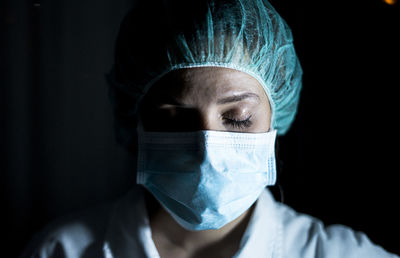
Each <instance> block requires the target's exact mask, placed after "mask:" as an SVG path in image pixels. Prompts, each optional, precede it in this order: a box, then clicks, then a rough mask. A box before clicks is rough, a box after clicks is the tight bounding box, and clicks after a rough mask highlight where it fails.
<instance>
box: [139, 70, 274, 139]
mask: <svg viewBox="0 0 400 258" xmlns="http://www.w3.org/2000/svg"><path fill="white" fill-rule="evenodd" d="M140 114H141V119H142V123H143V127H144V129H145V130H146V131H167V132H183V131H198V130H216V131H231V132H248V133H260V132H267V131H268V130H269V128H270V119H271V109H270V105H269V101H268V97H267V95H266V93H265V91H264V89H263V88H262V86H261V85H260V84H259V83H258V81H257V80H256V79H254V78H253V77H252V76H250V75H248V74H247V73H243V72H240V71H237V70H233V69H227V68H218V67H201V68H189V69H181V70H176V71H173V72H171V73H169V74H168V75H166V76H164V78H163V79H162V80H160V81H159V82H157V83H156V84H154V85H153V86H152V87H151V89H150V90H149V92H148V93H147V94H146V96H145V97H144V99H143V101H142V103H141V106H140Z"/></svg>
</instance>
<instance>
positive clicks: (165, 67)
mask: <svg viewBox="0 0 400 258" xmlns="http://www.w3.org/2000/svg"><path fill="white" fill-rule="evenodd" d="M139 2H140V3H139V4H138V5H137V6H136V7H135V8H133V10H132V11H131V12H130V13H129V14H128V15H127V16H126V17H125V18H124V20H123V21H122V24H121V27H120V31H119V35H118V38H117V42H116V49H115V64H114V68H113V70H112V71H111V73H110V74H109V75H108V81H109V82H110V84H111V86H112V87H111V91H110V93H111V98H112V101H113V103H114V107H115V113H116V115H117V119H120V120H121V121H122V120H124V119H129V117H131V116H135V115H136V113H137V110H138V105H139V102H140V100H141V99H142V97H143V96H144V95H145V94H146V92H147V91H148V90H149V88H150V87H151V86H152V85H153V84H154V83H155V82H157V81H158V80H159V79H160V78H161V77H163V76H164V75H166V74H167V73H168V72H170V71H174V70H178V69H182V68H192V67H210V66H211V67H223V68H231V69H236V70H239V71H242V72H245V73H247V74H250V75H251V76H253V77H254V78H256V79H257V80H258V82H259V83H260V85H262V87H263V88H264V90H265V92H266V94H267V96H268V98H269V101H270V105H271V110H272V126H273V127H274V128H275V129H277V130H278V134H281V135H282V134H285V133H286V131H287V130H288V129H289V127H290V125H291V123H292V121H293V119H294V116H295V114H296V110H297V106H298V102H299V95H300V88H301V77H302V69H301V66H300V64H299V60H298V58H297V56H296V53H295V49H294V46H293V37H292V33H291V31H290V29H289V27H288V25H287V24H286V23H285V21H284V20H283V19H282V18H281V17H280V16H279V14H278V13H277V12H276V11H275V9H274V8H273V7H272V6H271V5H270V3H269V2H267V1H266V0H196V1H188V0H156V1H154V0H153V1H139ZM127 124H129V123H126V122H125V123H121V125H120V126H124V125H125V126H126V125H127ZM122 137H123V136H122Z"/></svg>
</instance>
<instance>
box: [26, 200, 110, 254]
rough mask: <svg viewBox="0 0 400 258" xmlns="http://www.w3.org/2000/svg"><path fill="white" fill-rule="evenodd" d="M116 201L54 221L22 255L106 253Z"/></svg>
mask: <svg viewBox="0 0 400 258" xmlns="http://www.w3.org/2000/svg"><path fill="white" fill-rule="evenodd" d="M112 211H113V205H111V204H107V205H103V206H101V207H98V208H94V209H90V210H88V211H87V212H81V213H76V214H71V215H70V216H67V217H63V218H62V219H60V220H57V221H54V222H53V223H50V224H49V225H48V226H47V227H46V228H45V229H44V230H42V231H41V232H40V233H39V234H37V235H36V236H35V237H34V239H33V240H32V241H31V242H30V243H29V245H28V247H27V248H26V250H25V251H24V253H23V254H22V255H21V256H20V258H53V257H54V258H56V257H57V258H77V257H103V256H104V255H103V250H102V249H103V243H104V239H103V237H104V235H105V231H106V230H107V225H108V222H109V217H110V215H111V213H112Z"/></svg>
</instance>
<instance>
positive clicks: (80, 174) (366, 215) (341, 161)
mask: <svg viewBox="0 0 400 258" xmlns="http://www.w3.org/2000/svg"><path fill="white" fill-rule="evenodd" d="M271 2H272V4H273V5H274V6H275V7H276V9H277V10H278V12H280V13H281V15H282V16H283V17H284V18H285V19H286V20H287V22H288V23H289V25H290V26H291V27H292V29H293V33H294V38H295V43H296V49H297V52H298V55H299V57H300V60H301V63H302V66H303V69H304V88H303V92H302V98H301V103H300V107H299V113H298V117H297V119H296V121H295V123H294V125H293V127H292V129H291V130H290V132H289V133H288V134H287V135H286V136H284V137H282V138H280V139H279V148H280V153H279V159H280V165H281V171H280V175H279V182H280V184H281V185H282V187H283V192H284V201H285V203H287V204H289V205H290V206H292V207H294V208H295V209H296V210H298V211H301V212H306V213H308V214H311V215H313V216H316V217H318V218H320V219H322V220H323V221H324V222H325V223H326V224H332V223H342V224H346V225H349V226H351V227H352V228H354V229H355V230H360V231H364V232H366V233H367V234H368V235H369V237H370V238H371V239H372V240H373V241H374V242H376V243H377V244H380V245H382V246H384V247H385V248H386V249H388V250H390V251H392V252H395V253H400V246H399V245H398V237H396V236H395V233H397V232H399V230H400V223H399V221H398V220H399V218H400V216H399V209H398V206H399V194H400V190H399V187H398V181H397V179H398V176H397V174H398V173H399V172H400V170H399V168H398V157H397V156H398V153H399V151H398V146H397V144H399V141H398V139H399V137H398V129H399V126H398V122H397V120H398V117H399V115H398V114H397V113H398V111H399V108H398V103H399V101H398V95H399V94H398V89H397V88H398V85H399V79H398V74H399V72H400V71H399V65H398V63H397V64H396V62H398V59H397V57H396V55H397V54H398V52H399V51H398V50H399V39H398V36H397V35H398V33H399V28H398V26H397V23H398V22H399V17H400V16H399V5H394V6H389V5H387V4H384V3H383V2H382V1H380V0H369V1H344V0H343V1H315V2H313V1H288V0H273V1H271ZM350 2H351V3H350ZM133 4H134V1H132V0H130V1H129V0H117V1H99V0H96V1H95V0H81V1H66V0H57V1H39V0H36V1H32V0H30V1H29V0H28V1H21V0H17V1H15V0H5V1H2V4H1V5H2V6H1V13H0V15H1V16H0V18H1V19H0V26H1V34H0V39H1V41H0V44H1V46H0V74H1V81H0V84H1V85H0V172H1V174H0V180H1V181H0V182H1V198H2V199H1V201H2V204H3V209H2V212H1V214H2V227H1V228H2V233H3V236H6V241H2V242H1V243H2V245H4V247H3V248H2V250H3V254H4V253H7V254H9V255H6V256H4V257H14V256H16V254H17V253H19V252H20V250H21V249H22V248H23V246H24V245H26V243H27V241H28V240H29V239H30V238H31V237H32V235H33V233H34V232H36V231H38V230H39V229H40V228H42V227H43V226H44V225H45V224H47V223H48V222H49V221H50V220H53V219H55V218H57V217H59V216H61V215H63V214H65V213H69V212H72V211H74V210H78V209H83V208H86V207H89V206H92V205H95V204H97V203H100V202H103V201H106V200H111V199H114V198H116V197H118V196H120V195H121V194H123V193H124V192H125V191H126V190H127V189H128V188H129V186H130V185H131V184H132V182H133V181H132V180H133V179H132V171H133V170H134V165H133V159H132V157H130V156H129V154H128V153H126V152H125V151H124V150H123V149H122V148H120V147H119V146H117V145H116V143H115V141H114V132H113V123H112V113H111V109H110V105H109V103H108V97H107V85H106V83H105V80H104V74H105V73H106V72H107V71H108V69H109V68H110V67H111V64H112V55H113V46H114V40H115V37H116V34H117V31H118V25H119V22H120V21H121V19H122V17H123V15H124V14H125V13H126V12H127V11H128V10H129V8H130V7H132V6H133ZM396 86H397V87H396ZM2 256H3V255H2Z"/></svg>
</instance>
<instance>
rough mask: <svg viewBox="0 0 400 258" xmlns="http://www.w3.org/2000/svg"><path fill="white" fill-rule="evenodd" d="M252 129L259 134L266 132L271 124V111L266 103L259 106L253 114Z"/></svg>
mask: <svg viewBox="0 0 400 258" xmlns="http://www.w3.org/2000/svg"><path fill="white" fill-rule="evenodd" d="M254 118H255V119H254V120H253V123H254V127H255V129H256V130H257V131H259V132H267V131H268V130H269V129H270V124H271V109H270V107H269V104H268V103H265V105H260V106H259V107H258V108H257V110H256V111H255V114H254Z"/></svg>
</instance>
